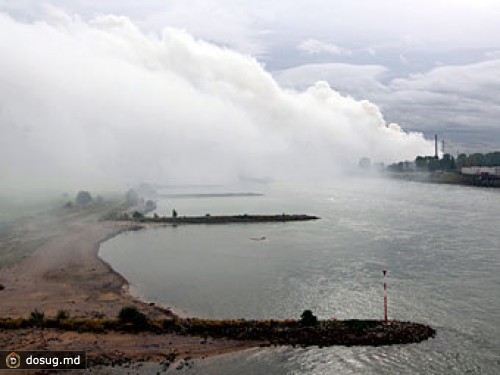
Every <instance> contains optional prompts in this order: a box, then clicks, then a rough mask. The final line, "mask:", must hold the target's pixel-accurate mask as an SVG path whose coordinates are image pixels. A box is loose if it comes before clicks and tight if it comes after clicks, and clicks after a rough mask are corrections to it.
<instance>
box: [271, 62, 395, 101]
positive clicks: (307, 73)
mask: <svg viewBox="0 0 500 375" xmlns="http://www.w3.org/2000/svg"><path fill="white" fill-rule="evenodd" d="M387 71H388V70H387V68H386V67H383V66H380V65H354V64H345V63H323V64H305V65H301V66H297V67H293V68H290V69H284V70H281V71H277V72H274V73H273V75H274V77H275V78H276V80H277V81H278V82H279V83H280V84H281V85H283V86H284V87H288V88H293V89H295V90H304V89H306V88H307V87H309V86H311V85H313V84H314V83H315V82H318V81H327V82H328V83H329V85H330V86H332V87H333V88H334V89H335V90H337V91H339V92H340V93H342V94H343V95H346V96H353V97H355V98H358V99H364V98H367V97H368V96H369V93H373V92H380V91H384V90H386V88H385V86H384V85H383V84H382V83H381V82H380V81H381V79H382V77H383V76H384V75H385V74H386V73H387Z"/></svg>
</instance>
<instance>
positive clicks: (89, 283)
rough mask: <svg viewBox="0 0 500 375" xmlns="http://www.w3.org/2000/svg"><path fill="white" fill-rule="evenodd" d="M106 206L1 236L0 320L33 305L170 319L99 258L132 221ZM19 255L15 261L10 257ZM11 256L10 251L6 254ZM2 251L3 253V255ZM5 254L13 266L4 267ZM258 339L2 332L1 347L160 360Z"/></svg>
mask: <svg viewBox="0 0 500 375" xmlns="http://www.w3.org/2000/svg"><path fill="white" fill-rule="evenodd" d="M104 212H105V209H103V208H101V209H100V208H93V209H84V210H78V209H71V210H58V211H57V212H54V213H52V214H50V215H49V214H43V215H38V216H36V217H33V218H29V219H24V220H21V221H18V222H16V223H15V225H13V226H12V227H11V228H10V230H8V231H3V233H2V235H1V237H0V264H2V263H3V264H2V266H3V267H2V268H0V284H1V285H3V286H4V289H3V290H1V291H0V297H1V301H2V302H1V303H0V317H3V318H7V317H12V318H15V317H25V318H27V317H29V316H30V313H31V312H32V311H34V310H35V309H37V310H38V311H42V312H44V313H45V316H46V317H54V316H55V315H56V314H57V311H58V310H65V311H67V312H68V313H69V315H70V316H71V317H86V318H92V317H96V318H97V317H99V318H116V317H117V315H118V312H119V311H120V309H121V308H122V307H124V306H135V307H136V308H138V309H139V310H141V311H142V312H143V313H145V314H146V315H147V316H148V317H150V318H154V319H161V318H169V317H173V316H174V314H173V313H172V312H171V311H170V310H169V309H166V308H162V307H159V306H155V305H150V304H146V303H143V302H141V301H139V300H138V299H136V298H134V297H133V296H131V295H130V293H129V291H128V289H129V288H128V284H127V281H126V280H125V279H124V278H123V277H121V276H120V275H119V274H117V273H115V272H114V271H113V270H112V269H111V268H110V267H109V265H107V264H106V263H105V262H104V261H102V260H101V259H100V258H99V257H98V251H99V245H100V243H101V242H102V241H105V240H106V239H109V238H111V237H113V236H115V235H117V234H119V233H120V232H122V231H126V230H130V229H132V227H133V226H134V225H135V224H133V223H127V222H121V223H118V222H102V221H99V218H100V217H101V216H102V215H103V213H104ZM17 253H19V254H22V256H23V259H21V260H19V261H17V262H12V256H13V254H14V255H15V254H17ZM5 254H8V256H5ZM2 256H4V258H2ZM5 259H9V262H10V263H13V264H10V265H7V266H6V265H5V264H6V261H5ZM257 345H258V343H255V342H240V341H232V340H212V339H209V340H205V339H202V338H197V337H188V336H178V335H157V334H152V333H140V334H126V333H118V332H108V333H105V334H104V333H103V334H93V333H85V334H80V333H76V332H62V331H57V330H52V329H45V330H37V329H26V330H21V331H5V330H3V331H2V330H0V348H2V349H4V350H28V349H47V350H56V349H74V350H76V349H80V350H87V351H88V356H89V358H91V359H92V360H93V361H95V362H105V363H107V362H106V361H114V360H122V361H123V360H130V361H159V362H161V361H162V360H165V358H167V357H168V356H169V355H171V354H172V353H176V356H177V358H178V359H181V360H182V358H186V357H191V358H200V357H205V356H211V355H217V354H222V353H227V352H231V351H235V350H240V349H245V348H251V347H255V346H257Z"/></svg>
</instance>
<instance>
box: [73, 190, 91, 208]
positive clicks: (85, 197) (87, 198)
mask: <svg viewBox="0 0 500 375" xmlns="http://www.w3.org/2000/svg"><path fill="white" fill-rule="evenodd" d="M75 201H76V204H77V205H79V206H85V205H86V204H89V203H90V202H92V196H91V195H90V193H89V192H88V191H84V190H82V191H79V192H78V194H77V195H76V200H75Z"/></svg>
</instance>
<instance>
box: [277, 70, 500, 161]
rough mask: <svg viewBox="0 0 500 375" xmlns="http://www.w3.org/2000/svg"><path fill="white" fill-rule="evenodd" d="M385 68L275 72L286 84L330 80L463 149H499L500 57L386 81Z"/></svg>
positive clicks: (396, 118)
mask: <svg viewBox="0 0 500 375" xmlns="http://www.w3.org/2000/svg"><path fill="white" fill-rule="evenodd" d="M388 73H389V70H388V69H387V68H384V67H383V66H378V65H374V66H370V65H368V66H367V65H353V64H306V65H303V66H299V67H294V68H291V69H286V70H282V71H279V72H275V76H276V79H277V80H278V81H279V82H281V83H282V84H283V85H285V86H286V87H292V88H298V89H300V88H303V87H305V86H307V85H308V84H310V83H311V82H314V81H315V80H319V79H321V80H325V81H327V82H329V84H330V85H331V86H332V87H334V88H335V89H336V90H339V91H340V92H342V93H344V94H346V95H347V94H350V95H353V96H355V97H356V98H367V99H369V100H371V101H374V102H376V103H378V104H379V105H380V106H381V107H382V108H383V109H384V112H385V113H386V115H387V117H388V118H389V119H391V120H392V121H396V122H401V123H403V124H405V126H406V127H407V128H409V129H419V130H422V131H424V132H426V133H427V134H428V135H429V136H430V135H432V134H434V133H436V132H437V133H439V134H441V135H443V134H444V135H443V136H445V137H446V138H448V139H449V140H451V141H452V142H455V143H456V144H457V147H459V148H460V149H461V150H462V151H467V150H470V151H483V152H484V151H485V150H491V149H496V148H497V145H498V141H499V140H500V136H499V133H498V131H497V129H498V118H500V100H499V98H498V95H497V94H496V93H498V91H499V90H500V60H489V61H483V62H479V63H474V64H466V65H456V66H450V65H443V66H439V67H437V68H434V69H431V70H429V71H427V72H424V73H418V74H410V75H406V76H403V77H396V78H392V79H389V80H388V79H387V76H388Z"/></svg>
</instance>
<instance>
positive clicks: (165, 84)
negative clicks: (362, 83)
mask: <svg viewBox="0 0 500 375" xmlns="http://www.w3.org/2000/svg"><path fill="white" fill-rule="evenodd" d="M0 49H1V51H2V59H0V158H1V160H2V164H1V167H0V168H1V171H0V173H1V176H2V179H1V184H2V185H3V186H2V187H7V188H8V187H12V186H16V185H19V184H22V185H23V186H26V185H31V186H40V187H46V186H54V185H62V186H76V185H81V184H82V183H87V184H89V181H91V182H92V184H94V185H95V184H100V185H115V186H116V185H118V184H122V183H127V182H137V181H158V182H163V183H186V182H189V183H214V182H229V181H235V180H237V179H238V178H239V176H246V177H273V178H278V179H287V178H301V177H308V178H309V177H325V176H326V177H328V176H329V175H331V174H333V173H334V172H335V171H337V170H339V169H343V168H348V167H351V166H354V165H355V164H356V163H357V161H358V159H359V158H360V157H362V156H368V157H370V158H371V159H372V160H374V161H384V162H388V161H394V160H401V159H411V158H413V157H414V156H415V155H416V154H429V153H432V150H433V146H432V144H431V143H429V142H428V141H426V140H424V139H423V137H422V135H421V134H416V133H411V134H407V133H405V132H403V131H401V129H400V128H399V127H398V126H397V125H394V124H391V125H386V123H385V121H384V119H383V117H382V115H381V113H380V111H379V109H378V108H377V107H376V106H375V105H374V104H372V103H370V102H367V101H355V100H353V99H351V98H348V97H343V96H341V95H339V94H338V93H337V92H335V91H333V90H332V89H331V88H330V87H329V86H328V85H327V84H326V83H324V82H319V83H317V84H316V85H314V86H313V87H311V88H309V89H308V90H306V91H304V92H293V91H286V90H283V89H282V88H280V87H279V86H278V84H277V83H276V82H275V80H274V79H273V77H272V76H271V75H270V74H269V73H267V72H266V71H265V70H264V68H263V67H262V66H261V65H260V64H259V63H258V62H257V61H256V60H255V59H253V58H251V57H249V56H244V55H241V54H239V53H236V52H233V51H230V50H227V49H224V48H220V47H218V46H215V45H212V44H209V43H206V42H203V41H199V40H195V39H193V38H192V37H191V36H190V35H188V34H187V33H185V32H183V31H180V30H176V29H165V31H164V32H163V33H162V35H161V36H157V35H146V34H144V33H143V32H141V31H140V30H139V29H138V28H137V27H136V26H135V25H134V24H133V23H132V22H131V21H130V20H129V19H127V18H124V17H117V16H105V17H104V16H103V17H98V18H95V19H93V20H91V21H88V22H87V21H83V20H81V19H79V18H78V17H70V16H68V15H67V14H65V13H62V12H60V11H58V10H54V9H52V10H50V11H49V12H48V14H47V16H46V17H44V19H43V20H40V21H35V22H32V21H30V22H25V21H24V22H23V21H19V20H17V19H14V18H13V17H11V16H10V15H8V14H4V13H0Z"/></svg>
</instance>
